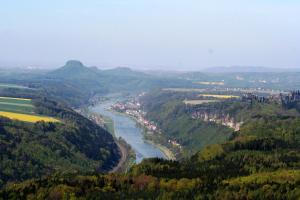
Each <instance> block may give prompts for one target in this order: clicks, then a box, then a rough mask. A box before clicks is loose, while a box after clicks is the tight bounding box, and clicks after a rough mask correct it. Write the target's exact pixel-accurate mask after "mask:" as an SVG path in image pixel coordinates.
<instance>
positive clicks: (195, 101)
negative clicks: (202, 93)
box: [183, 100, 218, 105]
mask: <svg viewBox="0 0 300 200" xmlns="http://www.w3.org/2000/svg"><path fill="white" fill-rule="evenodd" d="M214 102H218V100H184V101H183V103H185V104H186V105H201V104H204V103H214Z"/></svg>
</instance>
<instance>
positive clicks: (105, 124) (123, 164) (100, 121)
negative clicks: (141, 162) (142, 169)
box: [76, 107, 135, 173]
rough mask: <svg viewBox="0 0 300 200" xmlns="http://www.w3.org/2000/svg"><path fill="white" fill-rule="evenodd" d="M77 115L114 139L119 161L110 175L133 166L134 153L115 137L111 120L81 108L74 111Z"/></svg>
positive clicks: (127, 145) (126, 144) (86, 108)
mask: <svg viewBox="0 0 300 200" xmlns="http://www.w3.org/2000/svg"><path fill="white" fill-rule="evenodd" d="M76 111H77V112H78V113H80V114H82V115H83V116H85V117H87V118H88V119H90V120H92V121H93V122H94V123H96V124H97V125H98V126H100V127H102V128H104V129H106V130H107V131H108V132H109V133H110V134H111V135H112V136H113V138H114V140H115V142H116V144H117V145H118V148H119V151H120V156H121V158H120V160H119V162H118V164H117V165H116V166H114V167H113V169H111V170H110V171H109V172H110V173H123V172H127V171H128V170H129V169H130V167H131V166H132V165H134V164H135V153H134V151H133V150H132V148H131V146H130V145H129V144H128V143H126V141H125V140H123V139H122V138H117V137H116V135H115V127H114V122H113V120H112V119H111V118H110V117H108V116H102V115H100V114H98V113H95V112H93V111H91V110H90V109H89V108H88V107H82V108H81V109H77V110H76Z"/></svg>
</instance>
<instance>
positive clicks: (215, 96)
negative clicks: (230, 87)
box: [199, 94, 240, 99]
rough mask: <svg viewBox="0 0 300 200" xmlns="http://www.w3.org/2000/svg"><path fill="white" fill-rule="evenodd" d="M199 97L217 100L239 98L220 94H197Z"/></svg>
mask: <svg viewBox="0 0 300 200" xmlns="http://www.w3.org/2000/svg"><path fill="white" fill-rule="evenodd" d="M199 96H200V97H213V98H217V99H234V98H240V96H235V95H222V94H199Z"/></svg>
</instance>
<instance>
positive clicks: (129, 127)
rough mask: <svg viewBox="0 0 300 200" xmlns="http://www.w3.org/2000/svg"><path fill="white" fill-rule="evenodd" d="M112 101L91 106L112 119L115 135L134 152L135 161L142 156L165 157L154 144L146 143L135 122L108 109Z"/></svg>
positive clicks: (139, 159)
mask: <svg viewBox="0 0 300 200" xmlns="http://www.w3.org/2000/svg"><path fill="white" fill-rule="evenodd" d="M110 105H112V102H105V103H101V104H99V105H97V106H94V107H91V110H92V111H93V112H96V113H98V114H101V115H104V116H108V117H110V118H111V119H112V120H113V121H114V129H115V135H116V137H121V138H123V139H124V140H125V141H126V142H127V143H128V144H130V146H131V147H132V148H133V150H134V151H135V153H136V163H140V162H141V161H142V160H143V159H144V158H152V157H159V158H166V156H165V154H164V153H163V152H162V151H161V150H160V149H159V148H157V147H155V146H154V145H152V144H150V143H147V142H145V141H144V139H143V130H142V129H141V127H139V126H137V124H136V122H135V121H134V120H133V119H131V118H130V117H128V116H126V115H122V114H119V113H116V112H112V111H110V110H108V108H109V107H110Z"/></svg>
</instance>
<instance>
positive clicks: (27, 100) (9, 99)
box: [0, 97, 31, 103]
mask: <svg viewBox="0 0 300 200" xmlns="http://www.w3.org/2000/svg"><path fill="white" fill-rule="evenodd" d="M0 100H2V101H13V102H27V103H28V102H31V99H25V98H14V97H0Z"/></svg>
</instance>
